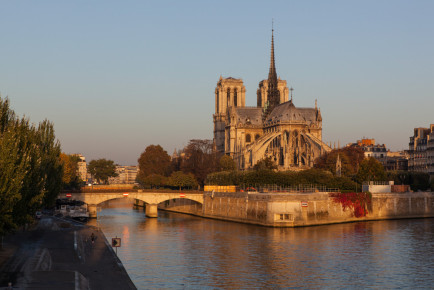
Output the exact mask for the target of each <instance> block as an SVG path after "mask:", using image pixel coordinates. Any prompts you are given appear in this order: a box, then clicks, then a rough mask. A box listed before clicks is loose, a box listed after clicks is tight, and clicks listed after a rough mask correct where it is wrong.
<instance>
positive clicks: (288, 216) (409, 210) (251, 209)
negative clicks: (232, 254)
mask: <svg viewBox="0 0 434 290" xmlns="http://www.w3.org/2000/svg"><path fill="white" fill-rule="evenodd" d="M161 207H162V208H165V209H169V210H173V211H177V212H185V213H190V214H196V215H200V216H203V217H208V218H216V219H223V220H230V221H236V222H243V223H251V224H258V225H264V226H273V227H297V226H311V225H321V224H332V223H342V222H352V221H360V220H381V219H397V218H422V217H434V193H432V192H417V193H414V192H408V193H381V194H373V195H372V204H371V206H370V207H369V208H368V214H367V216H366V217H361V218H356V217H355V216H354V213H353V211H352V210H351V209H346V210H344V209H343V207H342V205H341V204H340V203H339V202H336V201H334V199H333V198H331V197H329V194H328V193H250V194H249V193H245V192H235V193H229V192H225V193H204V204H203V206H200V205H199V204H197V203H196V204H194V203H193V202H189V201H188V200H184V201H182V200H181V201H179V200H176V201H170V202H166V203H165V204H164V205H162V206H161Z"/></svg>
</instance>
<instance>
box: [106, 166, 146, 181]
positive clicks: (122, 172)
mask: <svg viewBox="0 0 434 290" xmlns="http://www.w3.org/2000/svg"><path fill="white" fill-rule="evenodd" d="M138 170H139V168H138V166H121V165H117V166H116V173H117V174H118V176H116V177H110V178H109V183H110V184H134V183H135V182H136V177H137V172H138Z"/></svg>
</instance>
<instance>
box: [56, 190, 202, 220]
mask: <svg viewBox="0 0 434 290" xmlns="http://www.w3.org/2000/svg"><path fill="white" fill-rule="evenodd" d="M70 195H71V196H70V198H71V199H74V200H80V201H83V202H84V203H86V204H87V206H88V211H89V216H90V217H96V215H97V210H96V208H97V205H98V204H100V203H103V202H105V201H108V200H113V199H119V198H125V197H129V198H133V199H138V200H140V201H143V202H144V203H146V204H147V205H148V206H147V207H146V216H147V217H157V216H158V209H157V206H158V204H160V203H162V202H164V201H168V200H173V199H178V198H183V199H189V200H193V201H195V202H197V203H200V204H203V193H179V192H178V193H166V192H164V193H160V192H129V193H122V192H110V193H95V192H92V193H86V192H85V193H71V194H70ZM64 197H65V196H59V198H64Z"/></svg>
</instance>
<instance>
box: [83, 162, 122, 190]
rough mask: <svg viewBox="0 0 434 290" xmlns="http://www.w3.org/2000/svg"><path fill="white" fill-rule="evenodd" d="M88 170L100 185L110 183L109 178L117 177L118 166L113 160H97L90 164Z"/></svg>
mask: <svg viewBox="0 0 434 290" xmlns="http://www.w3.org/2000/svg"><path fill="white" fill-rule="evenodd" d="M88 170H89V172H90V174H91V175H92V177H93V178H95V179H96V180H97V181H98V183H104V184H107V183H108V179H109V177H116V176H118V174H117V173H116V165H115V163H114V162H113V160H107V159H104V158H102V159H97V160H92V161H90V162H89V166H88Z"/></svg>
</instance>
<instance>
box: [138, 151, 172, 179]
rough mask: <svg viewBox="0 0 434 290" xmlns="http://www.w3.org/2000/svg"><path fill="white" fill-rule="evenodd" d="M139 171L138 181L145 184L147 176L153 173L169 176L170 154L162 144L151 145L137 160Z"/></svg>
mask: <svg viewBox="0 0 434 290" xmlns="http://www.w3.org/2000/svg"><path fill="white" fill-rule="evenodd" d="M137 161H138V163H139V172H138V173H137V178H136V179H137V182H139V183H140V184H142V185H144V184H145V178H146V177H147V176H149V175H151V174H156V175H162V176H169V175H170V172H171V162H170V156H169V154H167V152H166V151H165V150H164V149H163V147H161V146H160V145H149V146H148V147H146V149H145V151H144V152H143V153H142V154H141V155H140V157H139V159H138V160H137Z"/></svg>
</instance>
